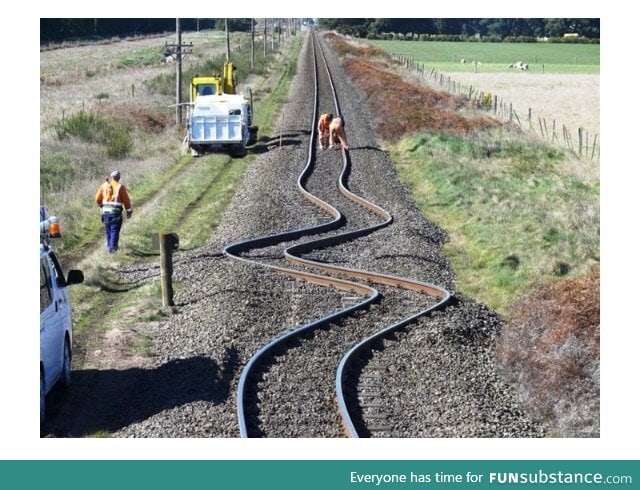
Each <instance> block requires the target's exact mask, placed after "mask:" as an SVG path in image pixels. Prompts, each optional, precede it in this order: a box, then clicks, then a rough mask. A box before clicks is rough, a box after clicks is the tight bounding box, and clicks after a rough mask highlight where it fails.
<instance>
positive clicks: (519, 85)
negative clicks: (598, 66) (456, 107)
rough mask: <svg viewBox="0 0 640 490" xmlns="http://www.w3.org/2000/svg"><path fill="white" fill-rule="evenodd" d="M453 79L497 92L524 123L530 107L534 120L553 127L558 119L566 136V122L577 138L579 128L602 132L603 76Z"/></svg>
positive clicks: (462, 75)
mask: <svg viewBox="0 0 640 490" xmlns="http://www.w3.org/2000/svg"><path fill="white" fill-rule="evenodd" d="M449 75H450V76H451V78H452V79H454V80H456V81H458V82H460V83H462V84H464V85H471V86H473V87H474V88H477V89H478V90H481V91H483V92H491V93H492V94H494V95H497V96H498V97H499V98H500V99H502V100H504V101H505V103H507V104H509V103H512V104H513V108H514V110H515V111H516V113H517V114H518V117H519V118H520V120H521V121H522V122H523V123H524V121H525V119H526V117H527V113H528V110H529V108H531V111H532V119H533V121H534V123H535V124H536V127H537V124H538V118H539V117H540V118H544V119H546V121H547V125H548V126H549V127H551V125H552V124H553V121H554V120H555V121H556V128H557V134H558V135H559V136H560V137H562V125H563V124H564V125H565V126H566V127H567V128H569V130H570V131H571V132H572V135H573V137H574V138H576V135H577V131H578V128H579V127H583V128H584V129H586V130H587V131H588V132H589V134H590V135H591V136H590V139H592V138H593V135H595V134H596V133H600V76H599V75H576V74H565V75H554V74H539V73H527V72H518V73H450V74H449Z"/></svg>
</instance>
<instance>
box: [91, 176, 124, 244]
mask: <svg viewBox="0 0 640 490" xmlns="http://www.w3.org/2000/svg"><path fill="white" fill-rule="evenodd" d="M95 201H96V204H97V205H98V206H99V207H100V216H101V219H102V222H103V223H104V230H105V235H106V237H107V252H108V253H114V252H116V251H117V250H118V241H119V239H120V229H121V228H122V215H123V213H125V212H126V213H127V218H131V214H132V213H133V209H132V208H131V200H130V199H129V194H128V193H127V189H126V188H125V186H124V185H122V184H121V183H120V172H119V171H118V170H114V171H113V172H111V178H109V177H107V179H106V182H103V183H102V185H101V186H100V187H99V188H98V192H97V193H96V198H95Z"/></svg>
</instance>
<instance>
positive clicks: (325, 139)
mask: <svg viewBox="0 0 640 490" xmlns="http://www.w3.org/2000/svg"><path fill="white" fill-rule="evenodd" d="M332 119H333V114H322V115H321V116H320V119H319V120H318V141H319V148H320V149H322V150H326V149H327V148H329V124H331V120H332Z"/></svg>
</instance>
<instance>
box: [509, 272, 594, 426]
mask: <svg viewBox="0 0 640 490" xmlns="http://www.w3.org/2000/svg"><path fill="white" fill-rule="evenodd" d="M511 312H512V319H511V321H510V322H509V327H508V328H507V329H506V330H505V331H504V332H503V333H502V335H501V338H500V341H499V344H498V352H497V353H498V358H499V360H500V361H501V362H502V364H503V365H504V367H505V371H506V372H507V373H508V376H509V377H512V378H513V379H514V380H516V381H517V382H518V385H519V387H520V394H521V396H522V398H523V400H524V402H525V403H526V404H527V405H528V406H530V407H531V409H532V410H533V411H534V412H535V413H537V414H538V416H539V417H540V418H541V419H543V420H545V421H546V422H547V424H548V426H549V428H550V431H551V434H552V435H555V436H560V437H597V436H598V435H599V432H600V420H599V414H600V367H599V366H600V272H599V269H594V270H593V271H592V272H591V274H590V275H588V276H587V277H585V278H580V279H574V280H568V281H563V282H560V283H557V284H555V285H552V286H546V287H544V288H543V289H541V290H540V291H539V292H538V293H537V294H535V295H533V296H531V297H530V298H527V299H526V300H524V301H522V302H520V303H517V304H515V305H513V306H512V308H511Z"/></svg>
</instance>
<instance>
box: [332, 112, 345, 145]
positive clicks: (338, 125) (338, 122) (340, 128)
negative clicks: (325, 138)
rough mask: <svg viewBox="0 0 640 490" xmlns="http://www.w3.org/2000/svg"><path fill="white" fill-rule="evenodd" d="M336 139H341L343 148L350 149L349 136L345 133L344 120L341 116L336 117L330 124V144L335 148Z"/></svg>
mask: <svg viewBox="0 0 640 490" xmlns="http://www.w3.org/2000/svg"><path fill="white" fill-rule="evenodd" d="M336 139H338V140H340V145H341V146H342V148H343V149H345V150H348V149H349V145H347V137H346V135H345V134H344V121H343V120H342V118H341V117H334V118H333V119H332V120H331V123H330V124H329V146H330V147H331V148H333V145H334V143H335V141H336Z"/></svg>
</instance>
